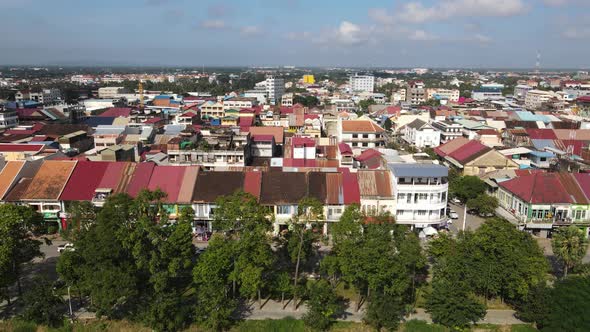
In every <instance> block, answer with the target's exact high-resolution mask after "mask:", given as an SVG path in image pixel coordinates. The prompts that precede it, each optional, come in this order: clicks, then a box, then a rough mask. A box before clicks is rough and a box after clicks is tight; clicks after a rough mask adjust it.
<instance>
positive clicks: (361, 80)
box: [349, 74, 375, 92]
mask: <svg viewBox="0 0 590 332" xmlns="http://www.w3.org/2000/svg"><path fill="white" fill-rule="evenodd" d="M349 85H350V91H351V92H373V90H374V89H375V77H374V76H370V75H359V74H355V75H354V76H350V78H349Z"/></svg>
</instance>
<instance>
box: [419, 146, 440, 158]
mask: <svg viewBox="0 0 590 332" xmlns="http://www.w3.org/2000/svg"><path fill="white" fill-rule="evenodd" d="M422 152H424V153H426V154H427V155H428V156H429V157H430V159H432V160H436V159H438V155H437V154H436V152H434V149H433V148H431V147H425V148H424V149H422Z"/></svg>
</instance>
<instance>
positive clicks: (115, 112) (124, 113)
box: [99, 107, 133, 118]
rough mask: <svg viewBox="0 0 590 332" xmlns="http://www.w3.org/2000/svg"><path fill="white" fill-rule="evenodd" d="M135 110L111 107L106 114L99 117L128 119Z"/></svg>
mask: <svg viewBox="0 0 590 332" xmlns="http://www.w3.org/2000/svg"><path fill="white" fill-rule="evenodd" d="M132 110H133V109H132V108H130V107H111V108H109V109H108V110H106V111H105V112H104V113H102V114H101V115H99V117H115V118H116V117H124V118H127V117H129V115H131V111H132Z"/></svg>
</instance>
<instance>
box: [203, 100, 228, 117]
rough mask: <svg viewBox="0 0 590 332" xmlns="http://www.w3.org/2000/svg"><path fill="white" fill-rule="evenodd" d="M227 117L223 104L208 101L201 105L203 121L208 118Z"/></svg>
mask: <svg viewBox="0 0 590 332" xmlns="http://www.w3.org/2000/svg"><path fill="white" fill-rule="evenodd" d="M223 116H225V111H224V109H223V103H220V102H214V101H211V100H209V101H206V102H205V103H204V104H203V105H201V117H202V118H203V119H206V118H217V119H218V118H222V117H223Z"/></svg>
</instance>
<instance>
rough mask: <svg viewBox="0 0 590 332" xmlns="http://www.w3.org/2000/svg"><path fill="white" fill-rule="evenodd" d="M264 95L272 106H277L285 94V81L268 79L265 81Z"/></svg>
mask: <svg viewBox="0 0 590 332" xmlns="http://www.w3.org/2000/svg"><path fill="white" fill-rule="evenodd" d="M266 93H267V95H268V99H269V100H270V103H271V104H272V105H277V104H278V103H280V101H281V97H282V96H283V94H285V80H284V79H282V78H274V77H268V78H267V79H266Z"/></svg>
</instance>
